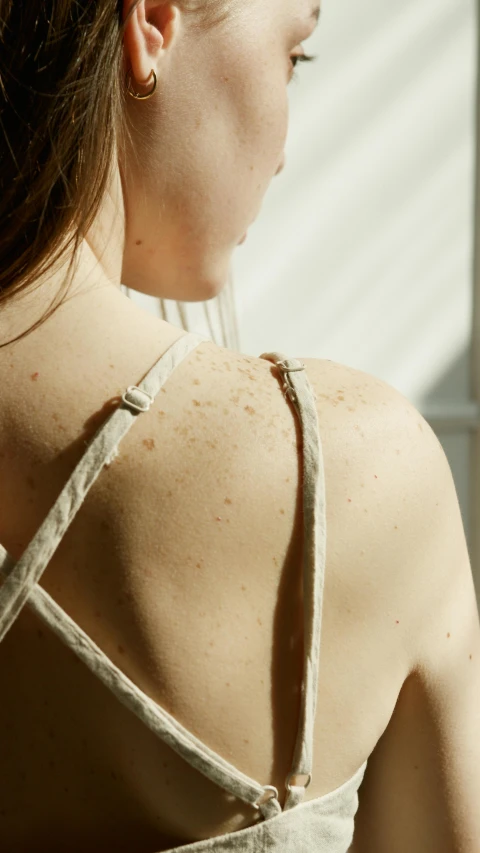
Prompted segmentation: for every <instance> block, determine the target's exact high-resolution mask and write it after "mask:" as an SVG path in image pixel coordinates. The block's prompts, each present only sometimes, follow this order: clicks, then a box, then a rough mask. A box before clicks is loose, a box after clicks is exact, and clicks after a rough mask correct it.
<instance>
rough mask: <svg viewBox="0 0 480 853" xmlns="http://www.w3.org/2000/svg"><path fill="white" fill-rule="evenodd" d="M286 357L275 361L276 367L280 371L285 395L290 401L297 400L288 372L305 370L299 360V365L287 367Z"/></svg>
mask: <svg viewBox="0 0 480 853" xmlns="http://www.w3.org/2000/svg"><path fill="white" fill-rule="evenodd" d="M288 361H298V359H290V358H289V359H288ZM286 362H287V359H285V360H284V361H277V367H278V368H279V369H280V370H281V371H282V373H283V378H284V380H285V381H284V383H283V388H282V391H283V393H284V394H285V396H286V397H288V398H289V399H290V400H291V401H292V403H295V402H296V401H297V393H296V391H295V388H294V387H293V383H292V380H291V379H290V376H289V373H296V372H297V371H299V370H305V365H304V364H303V363H302V362H301V361H300V362H299V366H295V367H289V366H288V365H287V363H286Z"/></svg>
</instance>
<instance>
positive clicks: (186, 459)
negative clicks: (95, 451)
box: [0, 289, 422, 853]
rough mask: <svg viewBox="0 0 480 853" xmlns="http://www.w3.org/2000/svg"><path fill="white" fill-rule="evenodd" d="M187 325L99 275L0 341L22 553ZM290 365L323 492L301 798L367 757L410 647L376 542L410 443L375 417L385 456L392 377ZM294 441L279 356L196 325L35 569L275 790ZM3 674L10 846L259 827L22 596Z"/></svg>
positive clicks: (297, 565) (293, 598) (148, 688)
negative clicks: (181, 355) (300, 380)
mask: <svg viewBox="0 0 480 853" xmlns="http://www.w3.org/2000/svg"><path fill="white" fill-rule="evenodd" d="M80 303H82V307H80ZM181 334H182V332H181V330H179V329H175V328H174V327H172V326H169V325H168V324H165V323H163V322H162V321H160V320H158V319H156V318H154V317H153V316H150V315H147V314H145V313H144V312H143V311H141V310H140V309H139V308H137V307H136V306H135V305H134V304H133V303H131V302H130V301H129V300H128V299H126V297H124V296H123V295H122V294H120V293H119V292H117V291H112V292H110V291H109V290H108V289H107V290H103V291H92V293H90V294H86V295H82V296H81V297H80V299H79V300H78V301H77V303H76V302H75V300H71V301H70V302H69V303H67V304H65V305H64V306H62V309H61V310H59V311H58V313H57V315H54V317H53V318H51V319H50V320H49V321H47V323H46V324H45V325H44V326H42V327H40V328H39V329H38V330H36V331H35V332H34V333H32V334H31V335H30V336H28V337H27V338H25V339H24V340H23V341H20V342H19V344H18V345H12V346H10V347H7V348H5V349H1V350H0V381H1V383H2V389H3V413H2V417H1V419H0V476H1V482H2V490H1V494H0V508H1V512H0V518H1V521H0V542H2V544H3V545H4V546H5V547H6V548H7V550H8V551H9V552H10V553H11V554H12V555H13V556H14V557H19V556H20V555H21V553H22V551H23V550H24V548H25V546H26V545H27V544H28V542H29V541H30V539H31V538H32V536H33V534H34V533H35V531H36V530H37V529H38V527H39V525H40V523H41V521H42V520H43V518H44V517H45V515H46V513H47V512H48V510H49V508H50V506H51V505H52V503H53V501H54V499H55V498H56V496H57V495H58V493H59V492H60V490H61V488H62V486H63V484H64V482H65V481H66V479H67V478H68V476H69V474H70V473H71V471H72V469H73V467H74V466H75V464H76V463H77V461H78V460H79V458H80V456H81V455H82V453H83V451H84V449H85V442H86V441H88V440H89V438H91V436H92V435H93V433H94V432H95V431H96V429H97V428H98V426H99V425H100V424H101V423H102V422H103V421H104V420H105V418H106V417H107V416H108V414H109V412H110V411H111V406H112V405H116V402H115V401H118V395H120V394H121V393H122V392H123V391H124V390H125V388H126V387H127V386H128V385H131V384H135V383H137V382H138V381H139V380H140V379H141V378H142V376H143V375H144V374H145V373H146V372H147V371H148V369H149V368H150V367H151V365H152V364H153V363H154V362H155V361H156V360H157V359H158V357H159V356H160V355H161V353H162V352H163V351H164V350H166V349H167V348H168V346H169V345H170V344H171V343H172V342H173V341H174V340H175V339H176V338H177V337H179V336H180V335H181ZM291 355H296V354H294V353H292V354H291ZM303 361H304V363H305V364H306V366H307V375H309V378H310V380H311V381H312V382H313V387H314V389H315V391H316V396H317V404H318V413H319V422H320V434H321V439H322V445H323V456H324V462H325V475H326V490H327V563H326V579H325V598H324V610H323V624H322V645H321V655H320V681H319V694H318V704H317V716H316V729H315V735H316V736H315V754H314V772H313V779H312V782H311V785H310V786H309V787H308V789H307V791H306V797H305V799H306V800H308V799H313V798H315V797H319V796H322V795H323V794H325V793H327V792H329V791H332V790H334V789H335V788H337V787H339V786H340V785H341V784H342V783H343V782H344V781H345V780H346V779H348V778H350V777H351V776H352V774H353V773H354V771H355V770H356V769H357V768H358V767H359V766H360V765H361V764H362V762H363V761H365V759H366V758H367V757H368V756H369V755H370V754H371V752H372V750H373V749H374V747H375V745H376V744H377V742H378V740H379V738H380V737H381V735H382V734H383V732H384V731H385V729H386V727H387V725H388V723H389V721H390V719H391V716H392V713H393V710H394V707H395V704H396V701H397V698H398V696H399V693H400V690H401V688H402V685H403V684H404V682H405V680H406V678H407V676H408V674H409V672H410V670H411V667H412V662H413V659H414V654H415V644H414V642H413V641H412V637H411V630H410V628H411V619H412V613H411V610H410V609H409V608H410V607H411V600H410V597H409V594H408V592H407V591H406V589H405V583H404V582H402V581H403V580H404V579H403V578H402V576H401V574H400V573H399V572H398V567H397V566H395V565H393V564H392V563H391V561H390V562H389V564H387V565H385V560H384V559H382V552H381V547H380V546H379V543H382V542H383V541H385V537H386V533H385V521H386V518H387V517H388V508H386V507H385V495H386V492H387V488H386V483H385V480H386V479H387V477H388V474H389V471H390V472H391V470H392V469H391V457H392V455H395V454H396V453H397V451H398V454H403V453H406V452H407V449H406V447H402V446H401V445H400V444H399V446H398V448H392V447H391V445H389V443H388V430H387V441H386V442H385V450H384V452H383V451H382V450H381V448H380V445H379V443H378V441H377V440H376V435H375V434H376V432H378V433H379V435H382V428H383V425H388V423H389V417H390V415H389V412H388V394H387V395H386V390H385V389H386V386H385V384H384V383H382V382H380V381H377V380H375V379H374V378H373V377H369V376H367V375H365V374H363V373H361V372H359V371H355V370H352V369H350V368H348V367H344V366H342V365H339V364H336V363H334V362H329V361H319V360H315V359H303ZM110 401H112V402H110ZM372 418H373V420H372ZM418 426H419V428H420V429H421V428H422V423H421V418H420V416H418ZM299 439H300V436H299V431H298V425H297V422H296V420H295V417H294V415H293V412H292V410H291V408H290V406H289V404H288V403H287V402H286V400H285V397H284V396H283V394H282V389H281V384H280V383H279V381H278V378H277V376H276V375H275V370H274V368H273V366H272V364H271V363H269V362H268V361H266V360H262V359H260V358H257V357H250V356H244V355H240V354H237V353H233V352H230V351H228V350H224V349H222V348H219V347H217V346H215V345H214V344H213V343H211V342H205V344H202V345H201V346H200V347H198V348H197V349H196V350H195V351H194V352H193V353H192V354H191V355H190V356H189V357H188V358H187V359H186V360H185V361H184V362H183V363H182V364H181V365H180V366H179V367H178V368H177V370H176V371H175V373H174V375H173V376H172V377H171V380H169V381H168V382H167V384H166V386H165V388H163V389H162V390H161V392H160V393H159V394H158V397H157V399H156V401H155V404H154V406H153V407H152V409H151V410H150V411H149V412H148V413H146V414H145V415H143V416H142V418H140V419H139V420H138V422H136V423H135V425H134V426H133V428H132V429H131V430H130V432H129V433H128V434H127V435H126V436H125V438H124V439H123V441H122V442H121V444H120V453H119V456H118V457H117V458H116V459H115V460H114V461H113V462H112V464H111V465H110V467H108V468H105V469H104V470H103V472H102V474H101V476H100V477H99V478H98V480H97V481H96V483H95V484H94V486H93V487H92V489H91V491H90V492H89V495H88V497H87V499H86V500H85V502H84V504H83V506H82V508H81V510H80V511H79V513H78V515H77V516H76V518H75V519H74V521H73V523H72V525H71V527H70V528H69V530H68V532H67V534H66V536H65V537H64V540H63V541H62V543H61V545H60V547H59V549H58V551H57V552H56V554H55V555H54V557H53V559H52V561H51V563H50V565H49V567H48V569H47V570H46V572H45V574H44V575H43V578H42V581H41V585H42V586H43V587H44V588H45V589H47V591H48V592H49V593H50V594H51V595H52V596H53V597H54V598H55V599H56V600H57V601H58V603H59V604H60V605H61V606H62V607H64V608H65V610H66V611H67V612H68V613H69V614H70V615H71V616H72V618H73V619H75V620H76V621H77V622H78V623H79V624H80V625H81V627H82V628H83V629H84V630H85V631H86V632H87V633H88V634H89V635H90V636H91V637H92V638H93V639H94V640H95V641H96V643H97V644H98V645H99V646H100V647H101V648H102V649H103V650H104V651H105V653H106V654H107V655H109V657H110V658H111V659H112V660H113V661H114V662H115V663H116V664H117V665H118V666H119V667H120V668H122V669H123V670H124V671H125V673H126V674H127V675H128V676H129V677H130V678H131V679H132V680H133V681H135V682H136V683H137V684H138V686H139V687H140V688H141V689H143V690H144V691H145V692H146V693H148V694H149V695H150V696H151V697H152V698H154V699H155V700H156V701H157V702H158V703H159V704H160V705H161V706H162V707H164V708H166V709H167V710H168V711H169V712H170V713H171V714H173V716H174V717H175V718H176V719H178V720H179V721H180V722H181V723H182V724H183V725H184V726H185V727H186V728H188V729H189V730H190V731H192V732H193V733H194V734H195V735H196V736H197V737H199V738H200V739H201V740H202V741H203V742H204V743H206V744H208V746H210V747H211V748H212V749H213V750H215V751H216V752H218V753H220V754H221V755H222V756H224V757H225V758H226V759H227V760H228V761H229V762H231V763H232V764H234V765H235V766H236V767H238V768H239V769H240V770H242V771H243V772H245V773H247V774H248V775H249V776H251V777H254V778H256V779H258V780H260V781H261V782H262V783H264V784H272V785H275V786H277V788H278V789H279V791H281V788H282V785H283V780H284V779H285V776H286V773H287V772H288V769H289V766H290V764H291V757H292V752H293V747H294V739H295V735H296V728H297V716H298V702H299V694H298V688H299V684H300V680H301V661H302V657H301V656H302V613H301V606H300V602H301V592H302V590H301V558H302V548H301V543H302V537H303V531H302V512H301V491H300V482H301V481H300V477H301V467H300V464H299V463H300V457H299ZM379 448H380V449H379ZM392 502H393V498H392ZM390 520H391V528H392V531H391V533H390V534H389V535H390V536H391V537H394V536H395V535H396V533H395V528H396V524H395V518H391V519H389V521H390ZM398 526H399V525H397V527H398ZM400 527H401V525H400ZM398 535H399V536H401V535H402V533H401V530H400V531H399V532H398ZM387 538H388V537H387ZM383 557H384V555H383ZM0 682H1V683H2V685H8V690H4V691H3V696H4V699H3V700H2V703H1V704H0V726H1V729H2V731H3V732H4V733H5V734H7V735H8V738H7V740H6V742H5V746H4V754H3V756H2V774H1V779H0V802H1V807H0V825H1V826H2V838H3V839H4V841H3V844H4V845H5V849H8V850H12V851H15V853H23V851H24V850H25V851H27V850H30V849H31V844H32V841H31V839H32V837H34V838H35V850H36V853H43V850H45V851H47V850H48V851H49V853H56V851H57V850H58V851H60V850H64V849H66V846H68V849H69V851H72V853H74V848H73V846H72V844H73V843H76V844H77V845H78V847H76V848H75V850H77V849H78V850H84V849H88V850H90V851H92V853H97V851H98V853H100V851H102V853H109V851H110V849H111V850H112V851H113V850H115V851H116V853H121V851H123V850H125V851H128V853H137V851H138V853H142V851H148V850H150V851H153V850H155V851H156V853H157V851H158V853H160V851H161V850H162V849H166V848H168V847H172V846H173V845H174V844H181V843H187V842H188V841H192V840H197V839H199V838H204V837H210V836H212V835H217V834H221V833H225V832H230V831H234V830H235V829H239V828H241V827H244V826H247V825H249V824H251V823H252V822H253V819H254V818H253V814H252V810H251V809H250V808H249V807H248V806H246V805H244V804H242V803H241V802H239V801H237V800H234V799H233V798H231V797H228V796H226V795H225V792H223V791H222V790H220V789H219V788H217V786H215V785H214V784H213V783H211V782H210V781H209V780H208V779H206V778H205V777H203V776H202V775H201V774H200V773H198V772H197V771H196V770H194V769H193V768H192V767H190V765H188V764H187V763H185V762H184V761H183V760H182V759H181V758H180V757H179V756H178V755H177V754H176V753H175V752H173V751H172V750H171V749H170V748H169V747H168V746H166V745H165V744H163V743H162V742H161V741H159V740H158V739H157V738H155V736H154V735H153V734H152V733H151V732H149V731H148V730H147V729H146V728H145V727H144V726H143V725H142V724H141V723H140V721H139V720H138V719H137V718H136V717H135V716H134V715H133V714H131V713H130V712H129V711H128V710H127V709H125V708H124V707H123V706H122V705H120V703H119V702H118V701H117V700H116V698H115V697H114V696H113V695H112V694H110V693H109V691H108V690H106V688H105V687H103V685H102V684H101V683H100V682H99V681H97V680H96V679H95V677H94V676H93V675H92V674H91V673H90V672H89V671H88V670H87V669H86V668H85V667H84V666H83V665H82V664H81V663H80V662H79V660H78V659H77V658H76V657H75V655H74V654H73V653H72V652H71V651H70V650H69V649H68V648H65V647H64V646H63V645H62V644H61V643H60V642H59V640H57V639H56V637H55V636H53V635H52V634H51V633H50V632H49V631H48V629H47V628H46V627H45V626H44V625H43V624H42V623H41V622H40V620H38V618H37V617H36V616H35V614H33V613H32V612H29V611H28V608H25V610H24V611H23V612H22V614H21V616H20V618H19V619H18V621H17V623H16V624H15V625H14V627H13V628H12V629H11V631H10V632H9V634H8V635H7V636H6V638H5V639H4V641H3V642H2V644H0ZM282 794H283V792H281V796H282ZM26 815H28V820H26V819H25V816H26ZM72 827H74V828H75V833H74V834H75V842H73V841H72V836H71V832H72ZM42 828H43V829H42ZM42 832H43V834H42ZM30 833H33V835H32V834H30ZM42 844H43V846H42ZM95 845H96V846H95Z"/></svg>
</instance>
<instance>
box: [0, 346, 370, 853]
mask: <svg viewBox="0 0 480 853" xmlns="http://www.w3.org/2000/svg"><path fill="white" fill-rule="evenodd" d="M204 341H205V337H203V336H200V335H196V334H193V333H188V334H185V335H182V336H181V337H180V338H179V339H177V340H176V341H175V343H174V344H172V346H171V347H170V348H169V349H168V350H167V351H166V352H165V353H164V354H163V355H162V356H161V358H159V360H158V361H157V362H156V363H155V364H154V365H153V367H152V368H151V370H150V371H149V372H148V373H147V374H146V376H145V377H144V379H143V380H142V381H141V382H140V384H139V385H138V386H135V385H134V386H129V387H128V388H127V389H126V391H125V392H124V394H123V395H122V400H121V403H120V404H119V406H118V408H117V409H115V410H114V412H113V413H112V414H111V415H110V416H109V417H108V418H107V420H106V421H105V422H104V423H103V424H102V426H101V427H100V428H99V429H98V430H97V432H96V434H95V435H94V436H93V438H92V440H91V441H90V443H89V445H88V447H87V450H86V451H85V453H84V455H83V456H82V458H81V459H80V462H79V463H78V464H77V466H76V468H75V469H74V471H73V473H72V475H71V477H70V478H69V480H68V481H67V483H66V484H65V486H64V488H63V489H62V491H61V493H60V495H59V497H58V498H57V500H56V502H55V503H54V505H53V506H52V508H51V510H50V511H49V513H48V515H47V517H46V518H45V520H44V521H43V523H42V524H41V525H40V528H39V529H38V530H37V532H36V534H35V535H34V537H33V539H32V540H31V542H30V543H29V544H28V546H27V548H26V549H25V551H24V553H23V554H22V556H21V558H20V559H19V560H18V561H17V562H15V560H14V559H13V557H12V556H11V555H10V554H9V553H8V552H7V551H6V549H5V548H4V547H3V546H1V545H0V574H1V576H2V585H1V586H0V641H1V640H2V639H3V637H4V636H5V634H6V632H7V631H8V630H9V628H11V626H12V625H13V623H14V622H15V619H16V618H17V616H18V614H19V613H20V612H21V610H22V608H23V607H24V606H25V605H27V606H28V607H30V608H32V609H33V610H34V611H35V613H36V614H37V615H38V616H40V617H41V618H42V619H43V620H44V621H45V622H46V623H47V624H48V625H49V626H50V628H51V630H52V631H54V632H55V634H56V635H57V636H58V637H59V638H60V639H61V640H62V641H63V642H64V643H66V645H67V646H69V647H70V648H71V649H72V650H73V651H74V652H75V654H76V655H78V657H79V658H80V659H81V660H82V661H83V662H84V664H86V666H88V668H89V669H90V670H91V671H92V672H93V673H94V674H95V675H96V676H97V677H98V678H99V679H100V681H102V682H103V684H105V685H106V686H107V687H108V688H109V689H110V690H111V691H112V692H113V693H114V694H115V696H116V697H117V698H118V700H119V701H120V702H122V703H123V704H124V705H126V706H127V708H129V709H130V710H131V711H132V712H133V713H134V714H136V715H137V717H139V719H140V720H141V721H142V722H143V723H144V724H145V725H146V726H148V728H149V729H150V730H151V731H152V732H154V734H156V735H157V737H159V738H161V740H162V741H164V742H165V743H166V744H168V745H169V746H170V747H171V748H172V749H173V750H175V752H177V753H178V754H179V755H181V756H182V758H184V759H185V761H187V762H188V763H189V764H191V765H192V767H194V768H196V769H197V770H198V771H200V773H203V774H204V775H205V776H206V777H207V778H208V779H210V780H211V781H212V782H214V783H215V784H217V785H219V786H220V787H221V788H223V790H225V791H228V793H230V794H232V795H234V796H235V797H237V798H238V799H239V800H242V801H243V802H244V803H249V804H250V805H251V806H252V807H253V808H254V809H255V810H256V812H257V815H258V814H259V815H260V816H261V819H260V820H258V818H257V822H256V823H255V824H254V825H252V826H250V827H247V828H245V829H240V830H237V831H235V832H231V833H228V834H226V835H221V836H216V837H214V838H211V839H206V840H202V841H196V842H193V843H191V844H185V845H181V846H180V847H174V848H171V849H170V851H169V852H168V853H200V851H216V853H223V851H227V850H228V851H235V853H347V851H348V848H349V847H350V845H351V842H352V838H353V830H354V817H355V814H356V812H357V809H358V789H359V787H360V785H361V782H362V780H363V777H364V774H365V770H366V767H367V761H368V759H367V761H365V762H364V763H363V764H362V765H361V767H359V768H358V770H357V771H356V772H355V773H354V775H353V776H352V777H351V778H350V779H348V780H347V781H346V782H345V783H344V784H343V785H341V786H340V787H339V788H336V789H335V790H334V791H331V792H330V793H328V794H326V795H325V796H323V797H317V798H316V799H313V800H308V801H305V802H302V800H303V798H304V795H305V788H306V787H307V786H308V784H309V783H310V781H311V778H312V753H313V749H312V748H313V730H314V721H315V708H316V700H317V684H318V671H319V659H320V634H321V624H322V603H323V589H324V572H325V553H326V516H325V480H324V469H323V458H322V449H321V442H320V435H319V429H318V418H317V410H316V405H315V398H314V396H313V392H312V388H311V386H310V383H309V381H308V378H307V375H306V372H305V365H303V364H302V363H301V362H300V361H298V360H297V359H293V358H287V357H285V356H284V355H283V354H282V353H278V352H272V353H264V354H263V355H262V356H261V358H265V359H268V360H270V361H272V363H273V364H275V365H276V366H277V368H278V371H279V377H280V378H281V379H282V383H283V391H284V394H285V396H286V397H288V398H289V399H290V401H291V402H292V404H293V407H294V409H295V411H296V413H297V415H298V417H299V419H300V422H301V429H302V456H303V466H302V467H303V518H304V558H303V589H304V611H303V612H304V668H303V682H302V690H301V703H300V718H299V724H298V732H297V739H296V744H295V749H294V756H293V761H292V765H291V769H290V772H289V774H288V776H287V778H286V779H285V788H286V791H287V795H286V798H285V804H284V806H283V809H282V807H281V805H280V802H279V799H278V797H279V793H278V791H277V789H276V788H275V787H273V786H272V785H261V784H260V783H259V782H257V781H256V780H255V779H251V778H249V777H248V776H246V775H245V774H244V773H242V772H240V771H239V770H237V769H236V767H234V766H233V765H232V764H230V763H229V762H228V761H226V760H225V759H224V758H222V757H221V755H219V754H218V753H216V752H214V751H213V750H212V749H210V748H209V747H208V746H206V745H205V744H204V743H202V742H201V741H200V740H199V739H198V738H197V737H195V735H193V734H192V733H191V732H189V731H188V730H187V729H186V728H184V727H183V726H182V725H180V723H178V722H177V720H175V718H174V717H173V716H171V714H169V713H167V711H165V710H164V709H163V708H161V707H160V705H158V704H157V703H156V702H154V701H153V700H152V699H150V698H149V697H148V696H147V695H146V694H145V693H143V691H142V690H140V689H139V688H138V687H137V686H136V685H135V684H134V682H133V681H131V680H130V679H129V678H127V676H126V675H125V674H124V673H123V672H122V670H121V669H119V668H118V667H117V666H116V665H115V664H114V663H113V662H112V661H111V660H110V659H109V658H108V657H107V656H106V655H105V654H104V653H103V651H102V650H101V649H100V648H99V646H97V645H96V644H95V643H94V642H93V641H92V640H91V639H90V637H89V636H88V635H87V634H86V633H85V632H84V631H83V630H82V629H81V628H80V627H79V626H78V625H77V624H76V622H74V621H73V620H72V619H71V618H70V616H68V614H67V613H66V612H65V611H64V610H63V609H62V608H61V607H59V605H58V604H57V603H56V602H55V601H54V599H53V598H52V597H51V596H50V595H49V594H48V593H47V592H46V591H45V590H44V589H43V588H42V587H41V586H40V585H39V583H38V581H39V580H40V578H41V577H42V574H43V572H44V571H45V569H46V567H47V565H48V563H49V560H50V558H51V557H52V555H53V553H54V552H55V550H56V548H57V547H58V545H59V543H60V541H61V539H62V536H63V535H64V533H65V531H66V530H67V528H68V526H69V524H70V522H71V521H72V519H73V518H74V517H75V514H76V513H77V511H78V510H79V508H80V506H81V504H82V502H83V500H84V499H85V496H86V495H87V494H88V490H89V489H90V487H91V486H92V485H93V483H94V482H95V480H96V479H97V477H98V476H99V475H100V474H101V472H102V469H103V467H104V466H105V465H108V464H109V463H110V462H111V461H112V460H113V459H114V458H115V456H116V455H117V454H118V452H119V451H118V445H119V442H120V441H121V439H122V437H123V436H124V435H125V434H126V432H127V431H128V430H129V429H130V427H131V426H132V425H133V423H134V422H135V420H136V419H137V418H138V417H139V415H140V414H141V413H142V412H145V411H147V410H148V409H149V407H150V406H151V404H152V402H153V400H154V399H155V396H156V394H157V393H158V392H159V390H160V388H161V387H162V386H163V385H164V384H165V382H166V381H167V379H168V377H169V376H170V375H171V373H172V372H173V370H174V369H175V367H176V366H177V365H178V364H180V363H181V362H182V361H183V359H184V358H185V357H186V356H187V355H188V354H189V353H190V352H191V351H192V350H193V349H194V348H195V347H197V346H198V345H199V344H200V343H203V342H204ZM296 776H306V777H307V778H306V780H305V783H304V785H298V784H292V779H293V777H296ZM282 799H283V798H282ZM132 853H134V851H132Z"/></svg>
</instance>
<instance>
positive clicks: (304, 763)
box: [260, 352, 326, 810]
mask: <svg viewBox="0 0 480 853" xmlns="http://www.w3.org/2000/svg"><path fill="white" fill-rule="evenodd" d="M260 358H265V359H268V360H269V361H271V362H273V364H275V365H276V367H277V368H278V369H279V371H280V373H281V376H282V378H283V392H284V394H285V396H286V397H288V399H289V400H290V401H291V402H292V403H293V405H294V408H295V410H296V412H297V413H298V415H299V418H300V422H301V426H302V439H303V441H302V457H303V532H304V549H303V603H304V610H303V612H304V668H303V680H302V693H301V703H300V719H299V725H298V731H297V740H296V744H295V750H294V754H293V761H292V766H291V770H290V773H289V774H288V776H287V779H286V788H287V791H288V793H287V797H286V800H285V805H284V810H287V809H291V808H293V807H294V806H296V805H297V804H298V803H299V802H301V800H302V799H303V797H304V795H305V788H306V787H308V785H309V784H310V782H311V779H312V766H313V730H314V723H315V711H316V705H317V694H318V672H319V662H320V638H321V629H322V609H323V590H324V582H325V558H326V503H325V472H324V465H323V453H322V445H321V440H320V430H319V426H318V417H317V407H316V403H315V396H314V393H313V390H312V387H311V385H310V382H309V381H308V377H307V374H306V372H305V365H304V364H303V363H302V362H301V361H299V360H298V359H296V358H287V356H285V355H284V354H283V353H280V352H271V353H263V355H261V356H260ZM304 775H305V776H308V780H307V783H306V784H305V785H302V786H299V785H291V784H290V779H291V777H292V776H304Z"/></svg>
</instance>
